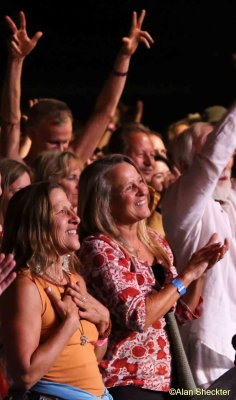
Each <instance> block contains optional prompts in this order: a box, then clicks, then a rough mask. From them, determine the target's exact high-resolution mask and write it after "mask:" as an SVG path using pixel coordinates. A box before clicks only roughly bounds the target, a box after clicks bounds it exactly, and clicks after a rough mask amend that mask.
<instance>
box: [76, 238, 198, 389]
mask: <svg viewBox="0 0 236 400" xmlns="http://www.w3.org/2000/svg"><path fill="white" fill-rule="evenodd" d="M156 236H157V240H158V241H159V242H160V243H161V244H162V245H163V247H164V248H165V250H166V252H167V254H168V255H169V258H170V262H171V267H170V269H166V268H165V282H164V286H165V285H166V284H168V283H170V282H171V280H172V279H173V277H174V276H176V275H177V274H176V270H175V267H174V266H173V255H172V252H171V250H170V248H169V246H168V244H167V243H166V241H165V240H164V239H163V238H161V237H160V236H159V235H156ZM80 259H81V261H82V264H83V266H84V273H85V279H86V281H87V286H88V288H89V289H90V291H91V292H92V294H94V295H95V297H96V298H97V299H98V300H100V301H101V302H102V303H103V304H105V305H106V306H107V308H108V309H109V310H110V313H111V319H112V332H111V335H110V337H109V341H108V350H107V353H106V355H105V358H104V359H103V360H102V361H101V363H100V368H101V372H102V374H103V378H104V382H105V385H106V386H107V387H112V386H121V385H136V386H140V387H143V388H146V389H150V390H157V391H168V390H169V388H170V387H171V386H170V384H171V354H170V346H169V340H168V337H167V333H166V331H165V325H166V322H165V318H164V317H162V318H160V319H159V320H157V321H155V322H154V323H153V324H152V326H150V327H149V328H147V329H145V330H144V326H145V318H146V315H145V313H146V311H145V297H146V296H147V295H148V294H149V293H150V292H152V291H153V290H154V289H155V290H157V288H156V287H155V277H154V274H153V271H152V268H151V267H149V266H148V265H147V263H146V262H144V261H142V260H140V259H138V258H136V257H133V258H132V259H131V257H129V255H128V254H127V253H125V252H124V250H123V249H122V248H121V247H119V245H118V243H117V242H116V241H115V240H113V239H111V238H109V237H107V236H105V235H103V234H97V235H94V236H90V237H88V238H86V239H85V240H84V242H83V244H82V246H81V252H80ZM157 261H158V262H160V260H157ZM176 314H177V317H178V318H179V319H180V320H181V322H182V321H184V320H191V319H195V318H197V317H198V316H199V309H198V310H196V313H195V314H192V313H191V311H190V310H189V309H188V307H187V306H186V305H185V304H184V303H183V302H181V301H178V303H177V307H176Z"/></svg>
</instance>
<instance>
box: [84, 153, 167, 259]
mask: <svg viewBox="0 0 236 400" xmlns="http://www.w3.org/2000/svg"><path fill="white" fill-rule="evenodd" d="M120 163H128V164H131V165H133V167H134V168H135V169H136V170H137V172H138V173H139V174H140V175H141V176H142V174H141V172H140V171H139V169H138V168H137V166H136V165H135V163H134V162H133V161H132V160H131V159H130V158H129V157H127V156H124V155H121V154H113V155H110V156H106V157H103V158H102V159H99V160H96V161H95V162H94V163H93V164H90V165H89V166H87V167H86V168H85V169H84V171H83V172H82V174H81V176H80V182H79V192H80V193H83V195H81V197H80V201H79V215H80V218H81V223H80V238H81V240H83V238H85V237H86V236H88V235H92V234H95V233H104V234H105V235H107V236H110V237H112V238H113V239H115V240H117V241H119V237H120V232H119V229H118V228H117V226H116V223H115V220H114V218H113V216H112V213H111V208H110V202H111V190H112V182H111V180H109V179H108V173H109V172H110V171H111V170H112V168H114V167H115V166H116V165H117V164H120ZM138 237H139V239H140V240H141V241H142V243H144V244H145V245H146V246H147V247H148V249H149V250H150V251H151V252H152V254H153V255H154V256H155V257H157V258H161V259H162V260H163V262H164V264H165V265H167V266H169V265H170V261H169V258H168V255H167V253H166V252H165V250H164V249H163V247H162V245H161V244H159V243H158V241H157V240H156V239H155V240H154V238H153V235H152V234H151V231H150V230H149V229H148V228H147V225H146V221H145V220H142V221H139V223H138ZM121 247H125V249H126V251H127V252H128V253H130V250H129V248H128V247H126V246H124V243H123V244H122V245H121ZM130 254H131V253H130Z"/></svg>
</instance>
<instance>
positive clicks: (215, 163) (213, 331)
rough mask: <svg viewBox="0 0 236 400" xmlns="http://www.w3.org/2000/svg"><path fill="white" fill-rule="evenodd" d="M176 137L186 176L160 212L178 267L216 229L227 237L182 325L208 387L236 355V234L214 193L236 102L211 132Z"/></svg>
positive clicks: (235, 140)
mask: <svg viewBox="0 0 236 400" xmlns="http://www.w3.org/2000/svg"><path fill="white" fill-rule="evenodd" d="M177 142H178V144H177ZM177 142H176V146H178V149H179V150H180V151H178V152H177V153H178V157H177V158H176V159H175V160H174V161H175V162H176V163H177V167H179V169H180V170H181V172H182V175H181V176H180V177H179V178H178V180H177V181H176V182H175V183H173V184H172V185H171V186H170V187H169V188H168V189H167V191H166V193H165V196H164V199H163V203H162V215H163V221H164V228H165V231H166V235H167V238H168V240H169V243H170V245H171V246H172V249H173V251H174V255H175V259H176V266H177V269H178V271H179V272H180V271H181V269H182V268H183V267H184V266H185V264H186V262H187V260H188V258H189V257H190V255H191V254H192V253H193V252H195V251H196V250H197V249H199V248H200V247H201V246H203V245H204V243H205V242H206V240H208V238H209V237H210V236H211V235H212V233H214V232H217V233H218V237H219V241H221V242H223V241H224V239H225V238H227V239H228V240H229V251H228V253H227V254H226V256H225V257H224V259H223V260H222V261H220V262H219V263H218V265H217V266H216V267H215V268H214V270H213V269H212V270H210V271H208V273H207V274H206V277H205V282H204V289H203V300H204V302H203V313H202V316H201V318H199V319H198V320H196V321H193V322H191V323H189V324H187V325H185V326H184V327H182V328H181V331H182V335H183V341H184V344H185V346H186V350H187V355H188V357H189V362H190V365H191V367H192V370H193V374H194V377H195V380H196V383H197V385H198V386H200V385H201V386H205V387H208V386H209V385H210V384H211V383H212V382H213V381H214V380H215V379H217V378H218V377H219V376H220V375H221V374H223V373H224V372H225V371H227V370H228V369H229V368H231V367H232V366H233V365H234V364H233V361H234V357H235V354H234V350H233V348H232V346H231V339H232V336H233V335H234V334H235V332H236V317H235V316H236V290H235V287H236V240H235V239H236V234H235V230H234V229H232V225H231V224H230V219H229V216H228V214H227V212H226V211H224V209H223V208H222V206H221V204H220V203H219V202H216V201H214V199H213V192H214V190H215V187H216V185H217V182H218V180H219V178H220V176H221V174H222V171H223V170H224V168H225V167H226V165H227V163H228V161H229V159H230V158H231V157H232V154H233V152H234V149H235V148H236V105H234V106H233V107H232V108H231V109H230V110H229V111H228V113H227V114H226V115H225V117H224V119H223V120H222V122H220V123H219V124H218V125H217V126H216V127H215V129H214V130H213V131H212V132H211V133H209V129H208V130H207V127H206V130H205V132H204V134H201V135H196V132H195V133H194V131H193V130H192V129H191V128H190V129H189V130H188V131H186V132H185V133H184V134H183V135H181V136H180V137H179V139H177ZM176 149H177V147H176ZM235 218H236V215H235Z"/></svg>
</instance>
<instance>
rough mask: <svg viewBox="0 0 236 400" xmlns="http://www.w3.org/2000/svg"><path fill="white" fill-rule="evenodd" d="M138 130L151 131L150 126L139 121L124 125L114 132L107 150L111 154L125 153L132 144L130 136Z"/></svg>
mask: <svg viewBox="0 0 236 400" xmlns="http://www.w3.org/2000/svg"><path fill="white" fill-rule="evenodd" d="M138 132H143V133H146V134H148V133H151V131H150V129H149V128H148V127H146V126H145V125H143V124H140V123H138V122H132V123H129V124H125V125H122V126H121V127H119V128H118V129H116V130H115V131H114V132H113V134H112V136H111V138H110V141H109V143H108V146H107V152H108V153H109V154H115V153H119V154H125V153H126V152H127V150H128V148H129V145H130V140H129V136H130V135H131V134H134V133H138Z"/></svg>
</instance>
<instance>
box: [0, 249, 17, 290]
mask: <svg viewBox="0 0 236 400" xmlns="http://www.w3.org/2000/svg"><path fill="white" fill-rule="evenodd" d="M15 265H16V263H15V260H14V259H13V255H12V254H8V255H7V256H5V254H2V253H1V254H0V295H1V294H2V293H3V292H4V290H5V289H6V288H7V287H8V286H9V285H10V284H11V283H12V282H13V281H14V279H15V278H16V272H13V271H12V270H13V268H14V267H15Z"/></svg>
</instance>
